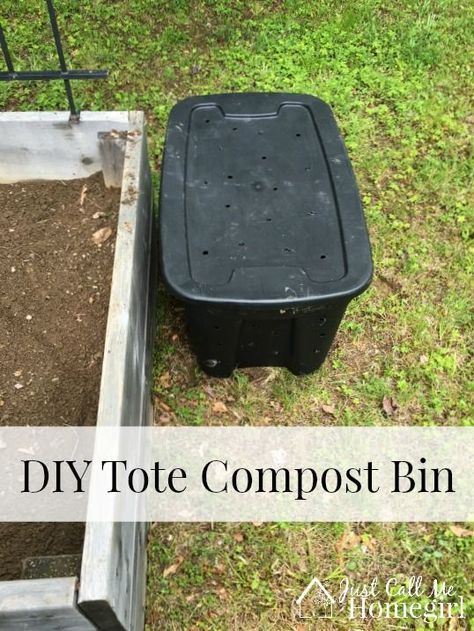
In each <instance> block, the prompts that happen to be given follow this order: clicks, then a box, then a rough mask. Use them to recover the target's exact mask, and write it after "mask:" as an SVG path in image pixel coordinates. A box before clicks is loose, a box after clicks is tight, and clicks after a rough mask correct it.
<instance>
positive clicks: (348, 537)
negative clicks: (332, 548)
mask: <svg viewBox="0 0 474 631" xmlns="http://www.w3.org/2000/svg"><path fill="white" fill-rule="evenodd" d="M359 544H360V537H359V535H356V533H355V532H354V531H352V530H346V532H345V533H344V534H343V535H342V537H341V538H340V539H339V541H338V542H337V543H336V551H337V552H338V553H339V554H340V553H341V552H345V551H346V550H353V549H354V548H356V547H357V546H358V545H359Z"/></svg>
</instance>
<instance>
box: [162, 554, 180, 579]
mask: <svg viewBox="0 0 474 631" xmlns="http://www.w3.org/2000/svg"><path fill="white" fill-rule="evenodd" d="M183 561H184V558H183V557H178V558H177V559H176V563H173V565H170V566H169V567H167V568H165V569H164V570H163V578H166V577H167V576H171V575H172V574H176V572H177V571H178V569H179V566H180V565H181V564H182V562H183Z"/></svg>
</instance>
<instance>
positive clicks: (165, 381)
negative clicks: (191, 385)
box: [159, 371, 171, 388]
mask: <svg viewBox="0 0 474 631" xmlns="http://www.w3.org/2000/svg"><path fill="white" fill-rule="evenodd" d="M159 382H160V385H162V386H163V388H170V387H171V378H170V374H169V372H168V371H166V372H164V373H163V374H162V375H161V377H160V378H159Z"/></svg>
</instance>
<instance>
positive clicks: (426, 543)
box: [0, 0, 474, 631]
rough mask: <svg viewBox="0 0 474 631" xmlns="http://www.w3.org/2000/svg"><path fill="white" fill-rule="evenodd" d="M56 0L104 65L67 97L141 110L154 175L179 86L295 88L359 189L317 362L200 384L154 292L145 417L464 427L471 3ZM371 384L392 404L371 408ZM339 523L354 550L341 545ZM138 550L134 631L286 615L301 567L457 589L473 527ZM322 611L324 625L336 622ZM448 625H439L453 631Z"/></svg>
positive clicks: (230, 534)
mask: <svg viewBox="0 0 474 631" xmlns="http://www.w3.org/2000/svg"><path fill="white" fill-rule="evenodd" d="M56 5H57V9H58V14H59V19H60V25H61V28H62V30H63V32H64V34H65V38H64V39H65V45H66V48H67V51H68V57H69V59H70V61H71V63H72V64H73V65H74V67H76V68H79V67H89V68H95V67H97V68H100V67H106V68H109V69H110V70H111V77H110V79H109V80H108V81H106V82H97V83H87V84H85V83H82V84H77V85H76V86H75V93H76V95H77V99H78V102H79V103H80V106H81V107H82V108H84V109H89V108H90V109H121V108H139V109H144V110H145V111H146V112H147V116H148V120H149V123H150V127H149V135H150V139H151V156H152V160H153V163H154V166H155V168H156V170H157V172H158V171H159V164H160V155H161V150H162V144H163V137H164V129H165V125H166V120H167V116H168V113H169V110H170V108H171V107H172V105H173V104H174V103H175V102H176V100H177V99H179V98H182V97H185V96H187V95H190V94H202V93H215V92H225V91H237V90H241V91H251V90H256V91H258V90H271V91H295V92H299V91H301V92H308V93H313V94H316V95H318V96H319V97H321V98H323V99H324V100H326V101H327V102H328V103H330V105H331V106H332V107H333V109H334V112H335V114H336V117H337V119H338V122H339V125H340V127H341V129H342V130H343V133H344V136H345V140H346V144H347V147H348V151H349V153H350V157H351V159H352V162H353V165H354V168H355V171H356V174H357V178H358V181H359V185H360V189H361V195H362V199H363V202H364V206H365V212H366V216H367V221H368V224H369V230H370V235H371V240H372V245H373V255H374V262H375V270H376V271H375V277H374V282H373V285H372V287H371V289H370V290H369V291H368V292H367V293H366V294H364V296H363V297H361V298H360V299H358V300H357V301H356V302H355V303H353V304H352V305H351V307H350V308H349V310H348V313H347V315H346V318H345V320H344V323H343V325H342V328H341V331H340V333H339V335H338V338H337V342H336V345H335V348H334V349H333V351H332V354H331V356H330V358H329V360H328V361H327V363H326V364H325V366H324V368H323V369H322V370H321V371H319V372H318V373H317V374H315V375H313V376H310V377H305V378H296V377H293V376H292V375H290V374H289V373H287V372H286V371H284V370H279V369H261V370H243V371H237V372H236V373H235V375H234V376H233V377H232V379H229V380H226V381H218V380H212V379H209V378H207V377H205V376H204V375H203V374H202V373H200V372H199V371H198V369H197V368H196V364H195V361H194V358H193V356H192V354H191V353H190V351H189V348H188V345H187V342H186V338H185V335H184V332H183V319H182V315H181V313H180V311H179V309H178V308H177V307H176V305H175V304H174V302H173V301H171V300H170V299H169V298H167V297H166V296H165V295H163V294H161V295H160V307H159V325H160V326H159V333H158V347H157V352H156V362H155V377H156V379H155V398H156V422H157V423H175V424H194V425H195V424H222V423H227V424H257V423H258V424H286V425H292V424H293V425H294V424H306V425H313V424H333V425H336V424H341V425H383V424H403V425H431V424H435V425H463V424H470V423H472V419H473V417H474V415H473V407H472V400H473V399H472V381H471V379H470V375H471V374H472V368H471V366H470V364H469V351H470V349H471V348H472V338H470V336H469V327H470V325H471V322H472V320H471V319H470V300H469V296H470V295H471V293H472V283H471V280H470V279H471V277H472V271H473V256H472V255H473V248H472V242H471V241H470V235H471V232H472V195H471V192H470V191H471V187H470V185H471V182H470V176H471V173H472V153H471V147H470V137H471V134H472V129H473V124H474V117H473V115H472V109H471V103H470V97H471V96H472V82H471V75H470V65H471V64H472V46H471V41H470V40H471V39H472V32H473V26H474V25H473V19H472V17H470V16H472V15H473V14H474V12H473V11H472V9H473V6H472V3H469V2H459V1H455V0H422V1H419V0H418V1H414V0H413V1H411V0H403V1H400V2H392V3H388V2H382V1H379V0H377V1H376V0H358V1H355V2H349V1H346V2H341V1H339V2H338V1H334V2H329V1H328V0H326V1H324V0H323V1H321V2H310V1H309V0H307V1H306V2H303V1H301V0H286V1H284V0H273V1H265V2H264V1H263V0H260V1H256V0H249V1H246V2H244V1H243V0H242V1H241V0H231V1H228V2H226V1H225V0H213V1H210V0H209V1H207V2H203V1H201V2H196V1H192V2H186V1H184V0H175V1H174V2H172V3H169V2H164V1H156V0H155V1H153V0H134V2H126V1H125V0H117V1H115V2H105V1H103V2H101V1H98V0H84V1H82V2H80V3H78V2H75V1H73V0H57V2H56ZM2 14H4V15H5V16H6V18H7V19H4V20H3V19H1V17H2ZM0 21H2V23H4V27H5V29H6V30H7V34H8V37H9V42H10V46H11V49H12V53H13V54H14V57H15V61H16V63H17V65H18V67H19V68H30V67H32V66H33V67H35V68H41V67H45V66H49V67H53V66H55V64H56V59H55V54H54V48H53V46H52V43H51V40H50V37H49V33H48V26H47V22H46V18H45V14H44V11H43V5H42V3H36V2H35V3H33V2H29V3H18V2H13V1H12V0H5V1H4V2H2V6H1V8H0ZM0 90H1V91H0V108H3V109H38V108H40V109H54V108H61V109H62V108H64V106H65V100H64V94H63V88H62V86H61V84H59V83H57V84H39V85H31V84H30V85H18V84H9V85H7V86H5V85H2V86H1V87H0ZM384 397H391V398H392V399H393V400H394V401H395V402H396V406H397V407H396V410H395V412H394V414H393V415H390V416H388V417H387V416H386V414H385V412H384V410H383V406H382V402H383V399H384ZM216 402H219V403H224V404H225V408H224V409H223V408H222V406H218V408H216V406H215V403H216ZM323 406H325V407H326V406H332V407H333V408H334V413H331V412H330V413H328V412H327V411H324V409H323ZM327 409H328V408H327V407H326V410H327ZM329 409H330V408H329ZM216 410H218V411H216ZM347 531H350V532H354V533H355V534H356V537H355V538H354V537H353V539H352V541H353V543H354V545H353V546H352V547H348V548H346V547H344V546H342V547H341V545H342V544H341V541H342V542H344V541H345V537H346V535H345V533H347ZM236 534H238V536H237V537H236ZM364 542H365V543H364ZM367 542H369V544H370V545H366V544H367ZM149 551H150V569H149V598H148V614H147V615H148V629H149V630H150V631H151V630H153V629H159V628H160V629H177V630H178V629H179V630H181V629H201V628H202V629H215V630H220V629H234V628H235V629H257V628H259V629H292V628H297V627H296V626H295V625H294V623H293V622H292V620H291V615H290V609H289V605H290V603H291V600H292V599H293V597H294V596H295V595H296V594H297V593H298V592H299V591H300V589H301V588H302V586H304V584H305V582H307V579H308V577H310V576H311V575H312V574H313V573H317V574H318V575H320V576H322V577H326V578H327V577H331V576H332V577H337V576H339V575H341V574H343V573H348V574H350V575H351V576H353V577H355V578H359V579H360V580H364V579H365V580H368V578H369V577H370V576H371V575H373V574H374V573H378V574H381V575H383V574H390V573H408V574H409V573H419V574H423V575H424V576H426V577H430V576H431V577H434V576H437V575H442V576H443V578H444V579H445V580H447V581H451V582H453V583H454V584H455V585H456V586H457V587H458V589H459V590H460V591H462V592H463V593H464V594H466V595H467V592H468V590H469V583H470V579H472V567H471V569H469V568H468V561H469V559H470V554H469V553H470V552H472V538H463V537H457V536H456V535H455V534H453V533H452V531H450V530H449V527H448V526H447V525H445V524H440V525H432V526H429V525H420V524H412V525H408V524H403V525H376V524H366V525H360V524H358V525H356V524H352V525H346V526H344V525H342V524H327V525H324V524H307V525H293V526H291V525H286V524H272V525H264V526H254V525H251V524H250V525H249V524H247V525H239V526H226V525H215V526H214V527H213V528H212V527H211V526H209V525H193V526H184V525H170V526H162V525H157V526H156V527H155V528H154V529H153V531H152V533H151V537H150V548H149ZM177 559H178V560H180V561H179V563H177ZM181 559H182V560H181ZM173 564H175V565H176V564H177V566H178V567H177V568H176V571H175V572H174V573H172V574H169V575H168V576H166V578H164V577H163V570H164V568H166V567H169V566H172V565H173ZM470 572H471V573H470ZM471 582H472V580H471ZM470 611H471V615H472V609H471V610H470ZM338 624H339V623H336V622H335V623H334V625H335V626H334V627H328V628H336V629H339V628H340V629H345V628H347V624H344V623H341V624H340V625H339V626H338ZM457 624H458V626H454V627H450V629H461V628H464V627H463V626H462V624H463V623H461V622H459V623H457ZM321 628H323V627H321ZM374 628H377V627H374ZM380 628H386V627H380ZM420 628H421V627H420ZM426 628H428V627H426ZM439 628H441V626H440V627H439ZM446 628H447V627H446ZM466 628H467V627H466Z"/></svg>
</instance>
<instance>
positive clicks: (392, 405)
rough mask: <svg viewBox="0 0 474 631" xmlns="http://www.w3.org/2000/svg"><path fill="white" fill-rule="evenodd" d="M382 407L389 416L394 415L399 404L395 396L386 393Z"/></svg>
mask: <svg viewBox="0 0 474 631" xmlns="http://www.w3.org/2000/svg"><path fill="white" fill-rule="evenodd" d="M382 408H383V411H384V412H385V414H386V415H387V416H393V415H394V414H395V412H396V411H397V410H398V404H397V402H396V401H395V399H394V398H393V397H387V395H385V396H384V398H383V399H382Z"/></svg>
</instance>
